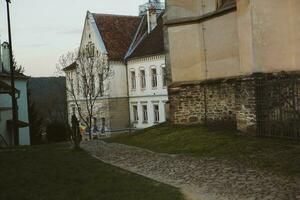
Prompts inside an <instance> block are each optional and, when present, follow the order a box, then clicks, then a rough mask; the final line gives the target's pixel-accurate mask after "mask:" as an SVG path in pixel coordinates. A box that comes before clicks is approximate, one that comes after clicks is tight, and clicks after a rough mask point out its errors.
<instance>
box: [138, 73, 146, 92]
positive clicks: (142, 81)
mask: <svg viewBox="0 0 300 200" xmlns="http://www.w3.org/2000/svg"><path fill="white" fill-rule="evenodd" d="M139 70H140V84H141V89H142V90H145V89H146V88H147V81H146V70H145V69H144V68H140V69H139ZM142 72H143V74H142Z"/></svg>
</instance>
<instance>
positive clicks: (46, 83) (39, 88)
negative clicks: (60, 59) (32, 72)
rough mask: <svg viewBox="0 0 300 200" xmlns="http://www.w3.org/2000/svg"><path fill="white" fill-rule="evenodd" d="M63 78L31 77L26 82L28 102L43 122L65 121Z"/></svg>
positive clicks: (65, 108)
mask: <svg viewBox="0 0 300 200" xmlns="http://www.w3.org/2000/svg"><path fill="white" fill-rule="evenodd" d="M65 85H66V82H65V77H37V78H35V77H33V78H31V79H30V80H29V82H28V89H29V101H30V102H31V103H32V102H34V103H35V106H36V108H37V111H38V113H39V115H40V116H41V117H42V118H43V120H44V122H45V123H46V122H49V121H53V120H59V121H65V120H66V119H67V116H66V114H67V104H66V90H65Z"/></svg>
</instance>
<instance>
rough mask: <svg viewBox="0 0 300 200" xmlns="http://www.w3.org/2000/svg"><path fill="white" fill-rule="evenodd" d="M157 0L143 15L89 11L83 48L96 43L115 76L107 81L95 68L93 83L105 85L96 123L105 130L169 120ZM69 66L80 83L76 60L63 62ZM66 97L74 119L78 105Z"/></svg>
mask: <svg viewBox="0 0 300 200" xmlns="http://www.w3.org/2000/svg"><path fill="white" fill-rule="evenodd" d="M151 2H152V1H151ZM153 2H154V4H153V5H152V4H151V3H147V4H145V5H143V6H142V8H143V9H141V13H140V16H122V15H109V14H94V13H90V12H87V16H86V20H85V25H84V30H83V35H82V40H81V44H80V48H79V49H86V48H92V49H93V52H94V53H95V54H101V55H104V56H107V58H108V64H109V66H110V69H111V71H112V77H111V78H110V79H109V80H106V81H104V82H101V79H100V78H99V76H98V74H97V73H95V74H94V76H95V77H94V84H95V86H94V87H95V88H99V87H104V88H107V90H104V91H105V92H104V94H103V95H102V96H100V97H99V98H97V102H96V104H95V109H94V116H93V117H94V125H97V127H99V129H101V130H103V129H105V130H106V131H109V132H115V131H123V130H127V129H128V128H137V129H142V128H147V127H150V126H153V125H155V124H158V123H162V122H165V121H166V111H165V104H166V102H167V101H168V92H167V82H166V80H167V79H166V73H165V72H166V70H165V54H164V36H163V21H162V15H163V10H162V8H163V4H161V3H159V1H153ZM155 8H159V9H155ZM65 72H66V74H69V76H70V75H71V77H72V78H71V80H67V86H68V85H70V84H72V85H74V87H75V88H76V87H77V85H79V84H80V82H81V77H80V76H78V69H77V67H76V65H70V66H69V67H67V68H65ZM100 85H101V86H100ZM75 90H76V89H75ZM78 90H79V89H78ZM76 99H77V102H79V104H82V106H81V105H80V109H81V112H82V109H85V106H84V104H85V103H84V102H85V99H84V97H83V96H82V95H80V91H79V92H78V94H77V95H76ZM67 100H68V112H69V113H68V116H69V120H71V116H72V115H73V114H76V113H78V108H77V107H78V106H76V103H75V101H74V99H73V98H72V97H70V96H68V98H67ZM77 115H78V114H77Z"/></svg>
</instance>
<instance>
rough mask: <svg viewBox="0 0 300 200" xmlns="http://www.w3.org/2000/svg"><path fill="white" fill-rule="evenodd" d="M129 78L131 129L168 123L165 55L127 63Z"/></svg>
mask: <svg viewBox="0 0 300 200" xmlns="http://www.w3.org/2000/svg"><path fill="white" fill-rule="evenodd" d="M128 75H129V77H128V80H129V84H128V85H129V102H130V121H131V124H132V127H134V128H137V129H142V128H147V127H150V126H153V125H156V124H158V123H162V122H165V121H166V110H165V104H166V102H167V101H168V91H167V82H166V68H165V56H164V55H156V56H149V57H145V58H138V59H133V60H130V61H128Z"/></svg>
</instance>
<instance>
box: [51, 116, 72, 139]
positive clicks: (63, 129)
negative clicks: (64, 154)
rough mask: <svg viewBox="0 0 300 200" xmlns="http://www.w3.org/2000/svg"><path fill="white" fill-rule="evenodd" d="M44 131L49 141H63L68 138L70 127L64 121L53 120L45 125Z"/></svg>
mask: <svg viewBox="0 0 300 200" xmlns="http://www.w3.org/2000/svg"><path fill="white" fill-rule="evenodd" d="M46 133H47V139H48V141H49V142H50V143H53V142H64V141H67V140H68V139H69V135H70V127H69V125H68V124H66V123H63V122H58V121H53V122H51V123H50V124H49V125H48V126H47V129H46Z"/></svg>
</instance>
